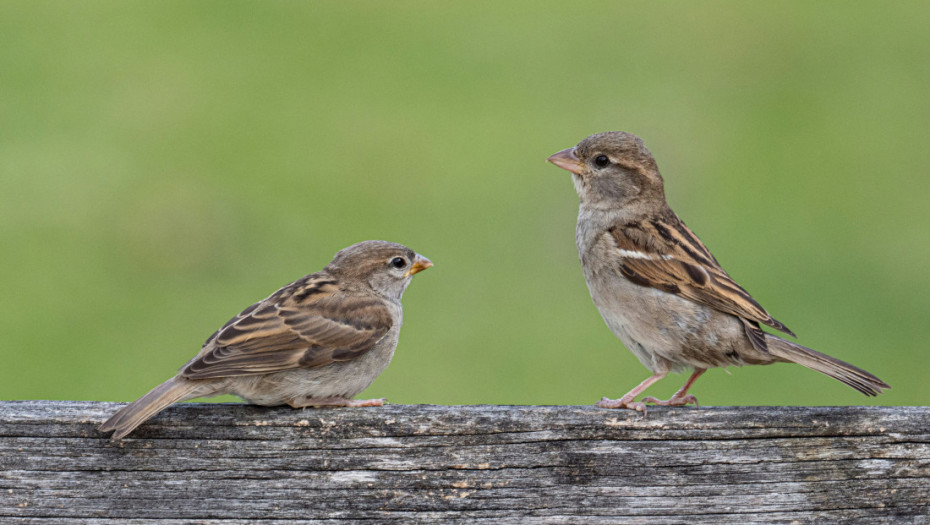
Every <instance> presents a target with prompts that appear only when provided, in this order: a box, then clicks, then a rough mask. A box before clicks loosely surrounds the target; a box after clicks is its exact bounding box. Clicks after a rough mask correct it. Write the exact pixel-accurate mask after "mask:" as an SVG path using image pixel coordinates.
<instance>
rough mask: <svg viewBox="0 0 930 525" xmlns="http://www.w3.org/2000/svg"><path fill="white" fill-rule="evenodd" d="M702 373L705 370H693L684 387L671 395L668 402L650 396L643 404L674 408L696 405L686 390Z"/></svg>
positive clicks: (645, 398) (696, 402)
mask: <svg viewBox="0 0 930 525" xmlns="http://www.w3.org/2000/svg"><path fill="white" fill-rule="evenodd" d="M704 372H707V369H706V368H695V369H694V373H693V374H691V377H689V378H688V381H687V382H686V383H685V386H683V387H681V388H680V389H678V392H675V395H673V396H672V397H671V398H669V399H668V400H666V401H661V400H659V399H656V398H654V397H651V396H650V397H644V398H643V403H655V404H657V405H665V406H675V407H682V406H685V405H687V404H689V403H694V404H695V405H696V404H698V400H697V398H696V397H694V396H693V395H691V394H689V393H688V389H689V388H691V385H693V384H694V381H695V380H696V379H697V378H699V377H701V374H703V373H704Z"/></svg>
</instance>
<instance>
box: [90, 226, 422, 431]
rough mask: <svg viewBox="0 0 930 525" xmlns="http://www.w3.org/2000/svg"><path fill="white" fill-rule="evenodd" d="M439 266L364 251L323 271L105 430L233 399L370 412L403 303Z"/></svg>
mask: <svg viewBox="0 0 930 525" xmlns="http://www.w3.org/2000/svg"><path fill="white" fill-rule="evenodd" d="M432 265H433V263H432V262H430V260H429V259H427V258H426V257H423V256H422V255H420V254H418V253H415V252H414V251H413V250H411V249H410V248H407V247H406V246H403V245H400V244H396V243H392V242H386V241H365V242H360V243H358V244H354V245H352V246H349V247H348V248H345V249H344V250H341V251H340V252H339V253H337V254H336V255H335V257H334V258H333V260H332V262H330V263H329V264H328V265H326V267H325V268H323V270H321V271H319V272H316V273H313V274H310V275H307V276H305V277H302V278H300V279H298V280H296V281H294V282H292V283H290V284H288V285H287V286H285V287H283V288H281V289H280V290H278V291H276V292H275V293H273V294H271V295H270V296H268V297H267V298H265V299H263V300H261V301H259V302H257V303H255V304H253V305H252V306H249V307H248V308H246V309H245V310H243V311H242V312H241V313H239V315H237V316H235V317H233V318H232V319H230V320H229V321H227V322H226V324H224V325H223V326H222V327H221V328H220V329H219V330H217V331H216V332H214V333H213V335H211V336H210V337H209V338H208V339H207V341H206V342H205V343H204V344H203V346H202V347H201V349H200V353H198V354H197V356H196V357H194V358H193V359H191V360H190V361H188V362H187V364H186V365H184V366H183V367H182V368H181V370H180V371H179V372H178V374H177V375H175V376H174V377H172V378H171V379H169V380H167V381H165V382H164V383H162V384H160V385H158V386H157V387H155V388H154V389H152V391H150V392H149V393H147V394H145V395H144V396H142V397H141V398H139V399H138V400H136V401H134V402H133V403H130V404H129V405H126V406H124V407H122V408H121V409H119V410H118V411H117V412H116V413H115V414H113V416H111V417H110V418H109V419H107V420H106V422H104V423H103V424H102V425H101V426H100V430H101V431H103V432H109V431H113V435H112V437H111V439H113V440H118V439H121V438H122V437H124V436H126V435H127V434H128V433H130V432H131V431H132V430H133V429H135V428H136V427H137V426H139V425H140V424H141V423H142V422H144V421H145V420H147V419H149V418H150V417H152V416H154V415H155V414H157V413H158V412H160V411H161V410H163V409H165V408H167V407H168V406H169V405H171V404H173V403H177V402H179V401H184V400H187V399H193V398H196V397H212V396H218V395H223V394H232V395H236V396H239V397H241V398H242V399H244V400H245V401H247V402H249V403H253V404H256V405H264V406H274V405H290V406H291V407H294V408H301V407H310V406H313V407H321V406H339V407H367V406H381V405H382V404H384V402H385V400H384V399H366V400H355V399H352V398H353V397H354V396H356V395H357V394H358V393H359V392H361V391H362V390H365V389H366V388H367V387H368V385H370V384H371V383H372V381H374V380H375V378H376V377H378V375H380V374H381V372H383V371H384V369H385V368H386V367H387V365H388V363H390V362H391V358H392V357H393V356H394V349H395V348H396V347H397V340H398V337H399V335H400V327H401V324H403V309H402V307H401V303H400V300H401V296H402V295H403V293H404V290H406V289H407V285H409V284H410V280H411V278H412V277H413V275H414V274H416V273H419V272H421V271H423V270H425V269H427V268H429V267H430V266H432Z"/></svg>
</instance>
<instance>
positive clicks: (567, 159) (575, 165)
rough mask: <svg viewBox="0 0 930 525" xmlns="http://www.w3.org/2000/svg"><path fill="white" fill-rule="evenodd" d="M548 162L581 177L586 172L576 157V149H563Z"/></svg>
mask: <svg viewBox="0 0 930 525" xmlns="http://www.w3.org/2000/svg"><path fill="white" fill-rule="evenodd" d="M546 160H548V161H549V162H551V163H553V164H555V165H556V166H558V167H560V168H562V169H563V170H568V171H570V172H572V173H574V174H576V175H581V173H582V172H583V171H584V164H582V163H581V161H580V160H578V157H576V156H575V148H568V149H563V150H562V151H560V152H558V153H556V154H554V155H551V156H550V157H549V158H548V159H546Z"/></svg>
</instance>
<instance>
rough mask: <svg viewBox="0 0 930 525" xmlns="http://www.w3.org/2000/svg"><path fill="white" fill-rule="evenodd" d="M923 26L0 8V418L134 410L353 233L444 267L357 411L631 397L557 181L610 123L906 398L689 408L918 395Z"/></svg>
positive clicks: (273, 9) (783, 8)
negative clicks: (36, 406) (124, 403)
mask: <svg viewBox="0 0 930 525" xmlns="http://www.w3.org/2000/svg"><path fill="white" fill-rule="evenodd" d="M928 20H930V5H928V4H926V3H922V2H896V3H893V4H888V3H884V2H877V1H876V2H857V3H854V4H850V3H845V2H817V3H810V2H802V1H794V2H778V3H761V2H752V3H746V2H701V3H683V2H648V3H647V2H607V1H604V2H550V1H539V0H536V1H532V2H529V1H523V2H464V3H462V2H459V3H449V2H425V1H417V2H412V1H406V2H363V1H320V2H285V1H274V2H245V1H201V2H183V1H168V2H122V1H119V2H117V1H90V2H66V1H39V2H32V1H29V2H26V1H17V2H4V3H3V4H2V9H0V248H2V258H0V288H2V291H3V292H2V293H3V295H2V302H0V335H2V338H0V357H2V363H3V364H2V366H0V398H2V399H36V398H41V399H96V400H131V399H134V398H136V397H138V396H139V395H141V394H143V393H144V392H145V391H147V390H148V389H149V388H150V387H152V386H154V385H155V384H157V383H159V382H160V381H162V380H164V379H166V378H168V377H169V376H171V375H172V374H173V373H174V371H175V370H176V369H177V368H178V367H179V366H180V365H182V364H183V363H184V362H185V361H186V360H187V359H189V358H190V357H191V356H193V355H194V354H195V353H196V351H197V350H198V348H199V346H200V344H201V343H202V341H203V340H204V339H205V338H206V337H207V336H208V335H209V334H211V333H212V332H213V331H214V330H215V329H216V328H217V327H218V326H219V325H221V324H222V323H223V322H225V321H226V319H228V318H229V317H230V316H232V315H234V314H235V313H237V312H238V311H239V310H241V309H242V308H244V307H245V306H247V305H249V304H251V303H252V302H254V301H256V300H258V299H260V298H262V297H264V296H266V295H268V294H269V293H271V292H273V291H274V290H276V289H277V288H278V287H279V286H281V285H283V284H286V283H288V282H290V281H292V280H294V279H296V278H298V277H300V276H302V275H304V274H307V273H311V272H313V271H316V270H318V269H320V268H321V267H322V266H323V265H325V264H326V263H327V262H328V261H329V260H330V258H331V257H332V255H333V254H334V253H335V252H336V251H338V250H339V249H341V248H343V247H345V246H348V245H349V244H352V243H354V242H357V241H361V240H365V239H386V240H391V241H396V242H400V243H404V244H407V245H408V246H410V247H412V248H413V249H415V250H417V251H419V252H421V253H423V254H424V255H426V256H428V257H430V258H431V259H432V260H433V261H434V262H435V267H434V268H432V269H430V270H429V271H427V272H424V273H422V274H420V275H418V276H417V278H416V279H415V280H414V282H413V284H412V285H411V287H410V288H409V289H408V291H407V294H406V297H405V299H404V303H405V327H404V330H403V332H402V336H401V341H400V345H399V347H398V351H397V355H396V357H395V359H394V362H393V363H392V365H391V366H390V367H389V368H388V370H387V371H386V372H385V373H384V374H383V375H382V376H381V377H380V378H379V379H378V380H377V381H376V382H375V384H374V385H373V386H372V387H371V388H370V389H369V390H368V391H367V392H365V393H364V394H363V395H365V396H370V397H375V396H377V397H380V396H385V397H387V398H388V399H389V400H390V401H392V402H395V403H440V404H460V403H461V404H464V403H496V404H511V403H513V404H588V403H593V402H595V401H596V400H597V399H599V398H600V397H601V396H604V395H610V396H614V397H615V396H619V395H620V394H622V393H624V392H626V390H627V389H629V388H631V387H632V386H634V385H635V384H636V383H638V382H639V381H640V380H642V379H643V378H645V377H646V376H647V375H648V372H647V371H646V369H645V368H643V367H642V366H641V365H640V364H639V362H638V361H636V359H635V358H634V357H633V356H632V354H630V353H629V352H627V351H626V350H625V349H623V347H622V345H621V344H620V343H619V342H618V341H617V340H616V339H615V338H614V337H613V336H612V335H611V334H610V333H609V331H608V330H607V328H606V327H605V326H604V324H603V322H602V321H601V319H600V317H599V315H598V314H597V311H596V310H595V308H594V306H593V305H592V304H591V301H590V299H589V297H588V293H587V289H586V288H585V284H584V280H583V278H582V276H581V271H580V269H579V267H578V261H577V255H576V253H575V246H574V223H575V214H576V208H577V198H576V196H575V194H574V191H573V188H572V185H571V182H570V179H569V176H568V174H567V173H566V172H564V171H562V170H559V169H557V168H555V167H553V166H551V165H547V164H546V163H545V162H544V160H545V158H546V157H547V156H548V155H549V154H551V153H553V152H555V151H558V150H560V149H563V148H566V147H569V146H572V145H574V144H575V143H576V142H578V141H579V140H580V139H582V138H584V137H585V136H586V135H588V134H591V133H594V132H599V131H605V130H612V129H621V130H625V131H630V132H633V133H636V134H638V135H640V136H641V137H643V138H644V140H645V141H646V144H647V146H648V147H649V148H650V149H651V150H652V152H653V153H654V154H655V156H656V158H657V160H658V163H659V166H660V169H661V170H662V172H663V174H664V176H665V179H666V193H667V195H668V197H669V201H670V204H671V205H672V207H673V208H674V209H675V210H676V211H677V212H678V213H679V215H680V216H682V218H683V219H684V220H685V221H686V222H687V223H688V224H689V226H691V228H692V229H694V230H695V231H696V232H697V233H698V234H699V235H700V236H701V237H702V239H703V240H704V241H705V243H706V244H707V245H708V246H709V247H710V248H711V250H713V251H714V253H715V255H716V256H717V258H718V259H719V260H720V261H721V263H722V264H723V266H724V267H725V268H726V269H727V270H728V271H729V272H730V274H731V275H733V276H734V277H735V278H736V279H737V280H738V281H739V282H741V283H742V284H743V286H744V287H745V288H747V289H748V290H749V291H750V293H752V294H753V295H754V296H755V297H756V299H758V300H759V302H761V303H762V304H763V305H765V306H766V307H767V308H768V310H769V311H770V312H772V313H773V315H775V317H777V318H778V319H780V320H782V321H783V322H785V324H787V325H788V326H790V327H791V328H792V329H793V330H794V331H795V332H797V333H798V334H799V336H800V338H799V342H801V343H803V344H806V345H808V346H811V347H813V348H815V349H818V350H821V351H824V352H826V353H829V354H831V355H834V356H836V357H839V358H841V359H844V360H848V361H850V362H852V363H854V364H856V365H859V366H861V367H863V368H866V369H868V370H870V371H872V372H874V373H875V374H877V375H878V376H879V377H881V378H883V379H884V380H886V381H887V382H888V383H890V384H891V385H892V387H893V388H892V390H890V391H889V392H887V393H886V394H883V395H882V396H880V397H878V398H876V399H867V398H864V397H862V396H861V395H859V394H858V393H856V392H854V391H853V390H851V389H849V388H847V387H845V386H843V385H842V384H840V383H838V382H836V381H833V380H831V379H829V378H826V377H824V376H821V375H819V374H817V373H815V372H811V371H807V370H804V369H802V368H800V367H797V366H789V365H775V366H771V367H750V368H743V369H732V370H730V372H732V375H727V374H726V373H725V372H724V371H721V370H713V371H711V372H710V373H708V374H707V375H706V376H705V377H703V378H702V379H701V380H700V381H699V382H698V383H697V385H696V387H695V388H694V390H693V392H694V393H695V394H696V395H697V396H698V398H699V399H700V400H701V402H702V404H707V405H726V404H779V405H780V404H814V405H819V404H868V403H877V404H924V403H925V402H926V400H927V398H928V394H930V386H928V384H927V381H926V374H927V371H928V365H930V353H928V351H927V350H926V342H925V340H924V339H923V337H922V335H921V334H925V333H926V326H927V320H926V319H925V318H926V315H927V314H928V312H930V299H928V292H930V277H928V276H930V273H928V272H927V261H928V259H930V242H928V234H927V229H928V226H930V213H928V211H927V210H928V206H930V204H928V203H930V179H928V171H930V170H928V168H930V147H928V146H927V143H928V139H930V133H928V131H930V96H928V86H930V31H927V29H926V28H927V21H928ZM683 380H684V377H683V376H682V377H670V378H669V379H666V380H665V381H663V382H662V383H660V384H659V385H657V386H656V387H654V389H652V390H650V393H652V394H654V395H657V396H667V395H670V394H671V393H672V392H674V391H675V390H676V389H677V388H678V387H679V386H680V384H681V382H682V381H683Z"/></svg>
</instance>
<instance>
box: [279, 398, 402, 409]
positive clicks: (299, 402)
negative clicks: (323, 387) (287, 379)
mask: <svg viewBox="0 0 930 525" xmlns="http://www.w3.org/2000/svg"><path fill="white" fill-rule="evenodd" d="M385 402H387V399H384V398H381V399H349V398H346V397H297V398H294V399H291V400H290V401H288V402H287V404H288V405H291V406H292V407H294V408H303V407H379V406H382V405H384V403H385Z"/></svg>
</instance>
